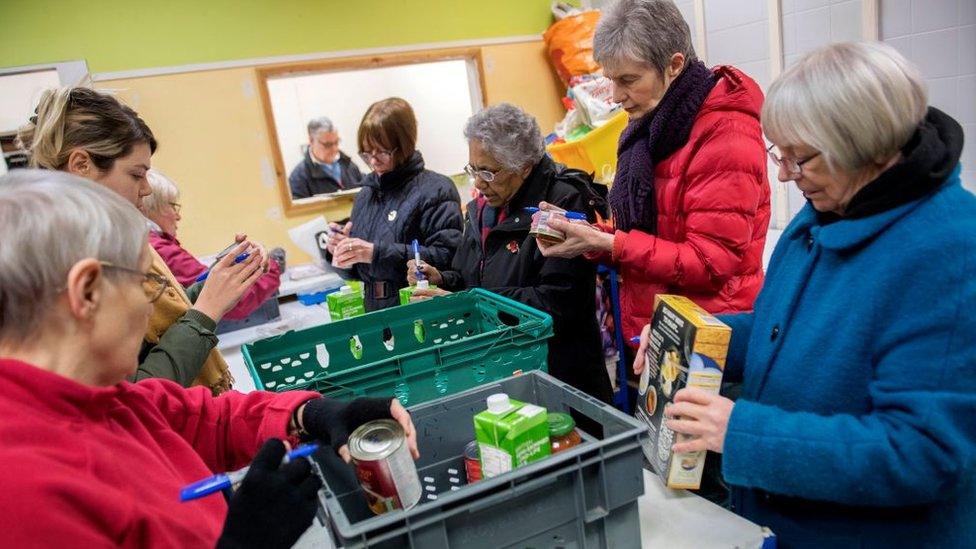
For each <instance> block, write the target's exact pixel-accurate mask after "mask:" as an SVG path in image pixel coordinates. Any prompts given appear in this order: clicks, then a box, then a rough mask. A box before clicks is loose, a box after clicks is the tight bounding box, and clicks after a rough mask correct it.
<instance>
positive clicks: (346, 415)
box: [302, 397, 393, 450]
mask: <svg viewBox="0 0 976 549" xmlns="http://www.w3.org/2000/svg"><path fill="white" fill-rule="evenodd" d="M392 403H393V399H392V398H357V399H356V400H353V401H351V402H340V401H338V400H336V399H332V398H325V397H322V398H316V399H313V400H310V401H308V402H307V403H306V404H305V411H304V412H303V414H302V426H303V427H304V428H305V432H306V433H308V434H309V436H310V437H312V438H316V439H319V440H321V441H323V442H325V443H327V444H331V445H332V447H333V448H335V449H336V450H339V448H340V447H341V446H342V445H343V444H345V443H346V441H347V440H349V435H350V433H352V432H353V431H355V430H356V427H359V426H360V425H362V424H363V423H367V422H369V421H373V420H374V419H389V418H390V417H391V416H390V405H391V404H392Z"/></svg>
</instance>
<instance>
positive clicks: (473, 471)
mask: <svg viewBox="0 0 976 549" xmlns="http://www.w3.org/2000/svg"><path fill="white" fill-rule="evenodd" d="M464 470H465V472H466V473H467V474H468V484H472V483H475V482H478V481H479V480H481V456H480V455H479V454H478V441H476V440H472V441H471V442H469V443H468V445H467V446H465V447H464Z"/></svg>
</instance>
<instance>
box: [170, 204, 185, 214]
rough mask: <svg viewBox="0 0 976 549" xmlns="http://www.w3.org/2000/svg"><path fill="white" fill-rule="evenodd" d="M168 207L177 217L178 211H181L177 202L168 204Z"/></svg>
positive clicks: (181, 207)
mask: <svg viewBox="0 0 976 549" xmlns="http://www.w3.org/2000/svg"><path fill="white" fill-rule="evenodd" d="M169 205H170V206H171V207H172V208H173V211H174V212H176V214H177V215H179V213H180V210H182V209H183V206H182V205H181V204H180V203H179V202H170V203H169Z"/></svg>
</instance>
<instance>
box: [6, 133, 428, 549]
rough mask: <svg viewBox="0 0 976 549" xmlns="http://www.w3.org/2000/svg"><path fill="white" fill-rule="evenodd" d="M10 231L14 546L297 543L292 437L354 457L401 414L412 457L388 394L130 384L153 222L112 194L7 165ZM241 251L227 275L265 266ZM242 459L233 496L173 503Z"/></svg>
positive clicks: (309, 509)
mask: <svg viewBox="0 0 976 549" xmlns="http://www.w3.org/2000/svg"><path fill="white" fill-rule="evenodd" d="M82 154H85V153H84V152H82ZM0 234H3V235H4V238H3V240H2V241H0V307H2V308H0V417H2V418H3V419H2V421H0V440H2V441H3V444H0V487H2V488H3V489H2V490H0V539H2V540H3V545H4V546H6V547H140V548H141V547H213V546H214V545H215V544H216V546H217V547H224V548H240V547H291V545H292V544H294V542H295V541H296V540H297V539H298V537H299V536H300V535H301V534H302V533H303V532H304V531H305V530H306V529H307V528H308V526H309V525H310V524H311V522H312V519H313V517H314V514H315V510H316V507H317V502H316V491H317V489H318V487H319V481H318V479H317V478H316V477H315V476H314V475H312V474H311V472H310V466H309V463H308V462H307V461H306V460H297V461H294V462H290V463H288V464H285V465H283V466H280V468H279V465H280V464H281V461H282V457H283V456H284V453H285V447H284V445H283V444H282V440H288V441H291V442H292V443H293V444H295V443H297V442H298V441H299V439H300V438H306V437H311V438H316V439H320V440H323V441H325V442H328V443H329V444H331V445H333V447H336V448H340V451H339V453H340V454H341V455H343V457H347V456H348V453H347V452H346V450H345V448H344V444H345V441H346V439H347V438H348V434H349V432H351V429H354V428H355V427H356V426H357V425H359V424H361V423H363V422H365V421H369V420H371V419H376V418H380V417H393V418H395V419H397V420H398V421H399V422H400V423H401V424H402V425H403V426H404V429H405V430H406V431H407V433H408V442H409V444H410V446H411V449H412V450H413V451H414V455H415V457H416V437H415V433H414V428H413V425H412V423H411V422H410V417H409V415H408V414H407V412H406V411H405V410H404V409H403V407H402V406H400V404H399V403H398V402H397V401H396V400H394V399H358V400H355V401H352V402H351V403H348V404H344V403H339V402H337V401H334V400H331V399H326V398H323V397H321V396H320V395H319V394H318V393H313V392H306V391H291V392H287V393H281V394H275V393H268V392H255V393H249V394H246V395H244V394H241V393H237V392H235V391H228V392H225V393H223V394H221V395H220V396H218V397H214V396H212V394H211V392H210V390H209V389H207V388H206V387H194V388H192V389H185V388H183V387H181V386H179V385H177V384H176V383H174V382H172V381H168V380H163V379H149V380H145V381H141V382H139V383H138V384H132V383H129V382H127V381H125V379H126V377H127V376H131V375H133V374H134V373H135V371H136V368H137V366H138V354H139V349H140V347H141V345H142V339H143V335H144V333H145V330H146V323H147V322H148V320H149V316H150V314H151V313H152V310H153V308H152V305H151V303H152V301H153V300H155V299H156V298H158V297H159V295H160V294H162V293H163V292H164V291H165V289H166V288H165V284H162V283H161V282H160V281H158V280H154V281H155V282H157V283H159V285H156V284H146V282H147V281H148V280H149V279H150V278H153V277H155V276H157V275H156V274H155V273H153V272H151V271H150V265H151V264H152V258H151V256H150V252H149V247H148V243H147V240H146V234H147V227H146V223H145V219H144V218H143V217H142V216H141V215H140V214H139V212H138V211H137V210H136V209H135V208H134V207H133V206H132V204H130V203H128V202H126V201H125V200H123V199H122V198H121V197H120V196H118V195H117V194H115V193H114V192H112V191H110V190H108V189H107V188H105V187H103V186H100V185H97V184H95V183H92V182H90V181H88V180H86V179H82V178H79V177H75V176H72V175H69V174H67V173H64V172H59V171H51V170H17V171H15V172H13V173H10V174H8V175H6V176H4V177H2V178H0ZM246 246H247V243H246V242H245V243H242V244H241V245H240V248H241V249H242V250H243V249H244V247H246ZM230 258H231V259H229V260H226V261H227V265H226V266H224V268H225V269H228V272H230V273H231V275H232V276H237V277H247V276H251V272H248V269H251V270H253V269H254V268H256V267H254V266H248V265H247V264H244V263H242V264H238V265H234V264H233V263H232V258H233V256H230ZM258 268H259V267H258ZM164 280H165V279H164ZM160 287H161V288H162V289H160ZM259 449H260V450H259ZM252 459H253V461H252ZM249 462H250V463H251V469H250V470H249V472H248V473H247V476H246V477H245V479H244V481H243V483H242V484H241V487H240V489H238V490H237V491H236V492H235V493H234V495H233V496H232V497H231V498H230V499H229V501H225V499H224V498H223V497H222V496H221V495H220V494H212V495H210V496H207V497H203V498H200V499H197V500H193V501H189V502H186V503H180V501H179V494H180V489H181V488H182V487H183V486H185V485H187V484H189V483H191V482H193V481H196V480H199V479H201V478H205V477H208V476H210V475H212V474H214V473H215V472H219V471H229V470H234V469H237V468H240V467H242V466H244V465H247V464H248V463H249Z"/></svg>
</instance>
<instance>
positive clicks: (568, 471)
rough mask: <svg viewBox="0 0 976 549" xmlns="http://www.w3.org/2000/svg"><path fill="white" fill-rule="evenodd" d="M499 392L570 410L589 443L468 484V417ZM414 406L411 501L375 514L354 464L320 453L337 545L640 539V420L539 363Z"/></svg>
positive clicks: (616, 545) (623, 543) (631, 542)
mask: <svg viewBox="0 0 976 549" xmlns="http://www.w3.org/2000/svg"><path fill="white" fill-rule="evenodd" d="M497 392H505V393H508V395H509V396H510V397H512V398H514V399H517V400H521V401H524V402H531V403H534V404H539V405H541V406H544V407H545V408H547V409H548V410H549V411H553V412H557V411H561V412H569V413H570V414H572V415H573V416H574V417H575V418H576V422H577V426H578V427H580V428H581V429H582V430H584V443H583V444H581V445H579V446H576V447H574V448H571V449H569V450H566V451H564V452H561V453H559V454H557V455H554V456H551V457H549V458H546V459H543V460H541V461H537V462H535V463H531V464H529V465H527V466H525V467H521V468H519V469H515V470H514V471H512V472H509V473H506V474H504V475H500V476H498V477H495V478H491V479H486V480H483V481H481V482H477V483H474V484H471V485H466V479H465V472H464V461H463V456H462V453H463V450H464V446H465V444H467V443H468V442H470V441H471V440H473V439H474V424H473V419H472V418H473V417H474V415H475V414H476V413H478V412H480V411H482V410H483V409H484V408H485V399H486V398H487V397H488V395H490V394H492V393H497ZM410 413H411V415H412V417H413V422H414V425H415V426H416V427H417V432H418V445H419V447H420V453H421V457H420V460H419V461H418V462H417V468H418V471H419V474H420V478H421V484H422V485H424V496H423V498H422V499H421V502H420V503H419V504H418V505H416V506H415V507H413V508H412V509H409V510H407V511H402V510H401V511H393V512H390V513H387V514H384V515H379V516H375V515H373V514H372V512H371V511H370V510H369V508H368V507H367V506H366V500H365V497H364V495H363V493H362V490H361V489H360V488H359V485H358V483H357V481H356V478H355V474H354V471H353V469H352V467H351V466H350V465H347V464H345V463H343V462H342V461H341V460H340V459H339V458H337V457H336V456H335V453H334V452H332V451H331V449H325V450H323V451H321V452H320V453H319V454H318V455H317V456H316V457H317V460H318V463H319V466H320V467H318V470H319V473H320V475H321V476H322V480H323V490H322V491H320V493H319V497H320V500H321V503H322V509H323V513H322V515H323V520H324V521H325V522H326V523H327V524H328V528H329V530H330V532H331V535H332V538H333V541H334V542H335V544H336V546H343V547H349V548H356V547H383V548H386V547H397V548H399V547H409V548H417V549H421V548H423V549H428V548H454V549H457V548H464V549H470V548H480V547H534V548H541V547H580V548H611V547H612V548H613V549H622V548H628V547H640V525H639V522H638V514H637V498H638V497H639V496H640V495H641V494H643V493H644V483H643V473H642V468H641V462H642V459H643V453H642V451H641V441H642V439H645V438H646V437H647V428H646V426H644V425H643V424H641V423H640V422H638V421H637V420H635V419H634V418H632V417H629V416H627V415H624V414H623V413H621V412H619V411H618V410H616V409H614V408H613V407H611V406H609V405H606V404H603V403H602V402H600V401H598V400H596V399H594V398H592V397H590V396H589V395H586V394H585V393H582V392H581V391H578V390H576V389H574V388H572V387H570V386H569V385H566V384H564V383H562V382H560V381H558V380H556V379H555V378H553V377H551V376H549V375H548V374H545V373H543V372H539V371H532V372H528V373H526V374H523V375H520V376H515V377H510V378H507V379H504V380H501V381H499V382H496V383H490V384H486V385H482V386H480V387H477V388H474V389H471V390H468V391H465V392H463V393H459V394H456V395H453V396H449V397H445V398H442V399H439V400H434V401H431V402H427V403H424V404H420V405H417V406H415V407H413V408H411V409H410ZM429 479H432V481H431V480H429ZM428 486H430V487H432V488H428ZM431 495H433V497H431Z"/></svg>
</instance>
